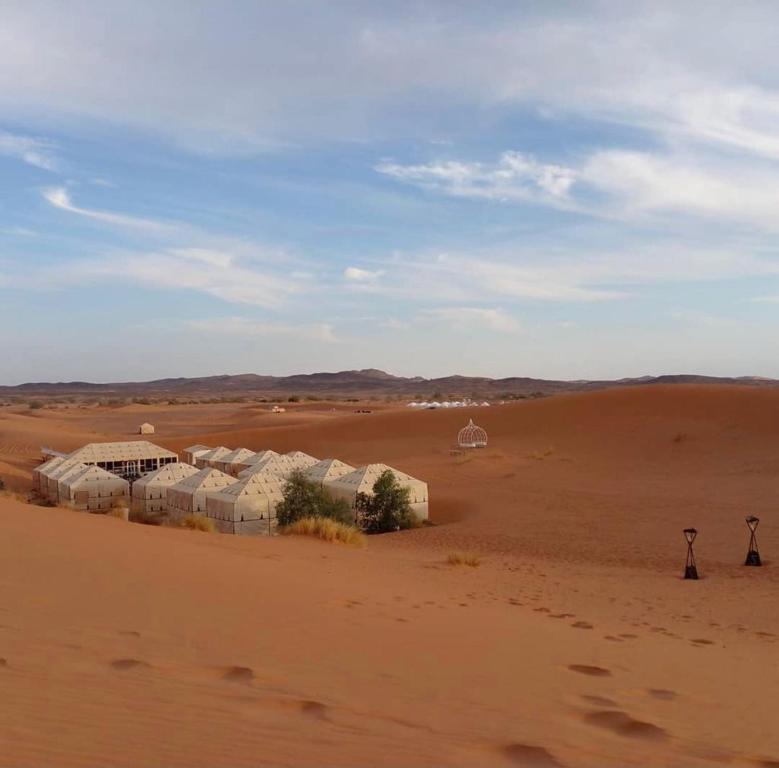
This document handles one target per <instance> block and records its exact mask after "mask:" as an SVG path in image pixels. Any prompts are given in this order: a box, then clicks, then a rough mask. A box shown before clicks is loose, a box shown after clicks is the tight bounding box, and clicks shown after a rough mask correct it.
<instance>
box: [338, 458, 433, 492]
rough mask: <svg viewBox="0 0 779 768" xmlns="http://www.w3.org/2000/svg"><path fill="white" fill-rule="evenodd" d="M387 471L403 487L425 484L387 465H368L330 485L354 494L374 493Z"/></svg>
mask: <svg viewBox="0 0 779 768" xmlns="http://www.w3.org/2000/svg"><path fill="white" fill-rule="evenodd" d="M386 470H389V471H390V472H392V474H393V475H395V479H396V480H397V481H398V482H399V483H400V484H401V485H405V484H421V485H424V484H425V483H424V481H422V480H417V478H415V477H411V475H407V474H406V473H405V472H401V471H399V470H397V469H395V468H394V467H390V466H388V465H387V464H366V465H365V466H362V467H358V468H357V469H355V470H354V472H350V473H349V474H348V475H343V476H342V477H339V478H337V479H335V480H331V481H329V482H328V485H331V486H333V487H337V488H343V489H347V490H349V491H350V492H354V493H372V492H373V485H374V483H375V482H376V481H377V480H378V479H379V477H381V475H382V474H383V473H384V472H385V471H386Z"/></svg>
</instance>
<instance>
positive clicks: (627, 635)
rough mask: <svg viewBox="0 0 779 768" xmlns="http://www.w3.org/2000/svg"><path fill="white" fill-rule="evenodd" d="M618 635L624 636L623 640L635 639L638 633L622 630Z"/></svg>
mask: <svg viewBox="0 0 779 768" xmlns="http://www.w3.org/2000/svg"><path fill="white" fill-rule="evenodd" d="M620 637H623V638H625V640H635V639H636V638H637V637H638V635H632V634H630V632H623V633H622V634H621V635H620Z"/></svg>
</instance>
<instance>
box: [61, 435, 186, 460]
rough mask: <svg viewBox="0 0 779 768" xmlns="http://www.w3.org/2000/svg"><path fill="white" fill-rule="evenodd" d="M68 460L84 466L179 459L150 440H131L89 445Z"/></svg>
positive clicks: (76, 451) (75, 452)
mask: <svg viewBox="0 0 779 768" xmlns="http://www.w3.org/2000/svg"><path fill="white" fill-rule="evenodd" d="M68 458H70V459H75V460H77V461H82V462H84V464H96V463H97V462H104V461H127V460H136V459H157V458H172V459H177V458H178V456H176V454H175V453H173V451H169V450H167V448H160V446H159V445H155V444H154V443H150V442H149V441H148V440H130V441H127V442H121V443H87V445H85V446H83V447H82V448H79V449H78V450H75V451H73V453H71V454H70V455H69V456H68Z"/></svg>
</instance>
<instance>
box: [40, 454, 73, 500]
mask: <svg viewBox="0 0 779 768" xmlns="http://www.w3.org/2000/svg"><path fill="white" fill-rule="evenodd" d="M65 460H66V459H65V457H64V456H54V457H52V458H51V459H49V460H48V461H44V462H43V464H39V465H38V466H37V467H35V469H33V471H32V487H33V490H35V491H37V492H38V495H40V496H48V493H49V488H48V483H47V479H46V473H47V472H52V471H53V470H55V469H56V468H57V467H58V466H59V465H60V464H62V462H63V461H65Z"/></svg>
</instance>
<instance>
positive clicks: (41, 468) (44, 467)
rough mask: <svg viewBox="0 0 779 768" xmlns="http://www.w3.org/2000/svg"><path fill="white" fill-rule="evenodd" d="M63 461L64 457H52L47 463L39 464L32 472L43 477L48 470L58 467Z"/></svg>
mask: <svg viewBox="0 0 779 768" xmlns="http://www.w3.org/2000/svg"><path fill="white" fill-rule="evenodd" d="M65 460H66V459H65V457H64V456H53V457H52V458H50V459H49V460H48V461H44V462H43V464H39V465H38V466H37V467H35V469H34V470H33V472H38V473H39V474H41V475H44V474H46V473H47V472H49V471H50V470H52V469H55V468H56V467H58V466H59V465H60V464H62V462H63V461H65Z"/></svg>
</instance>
